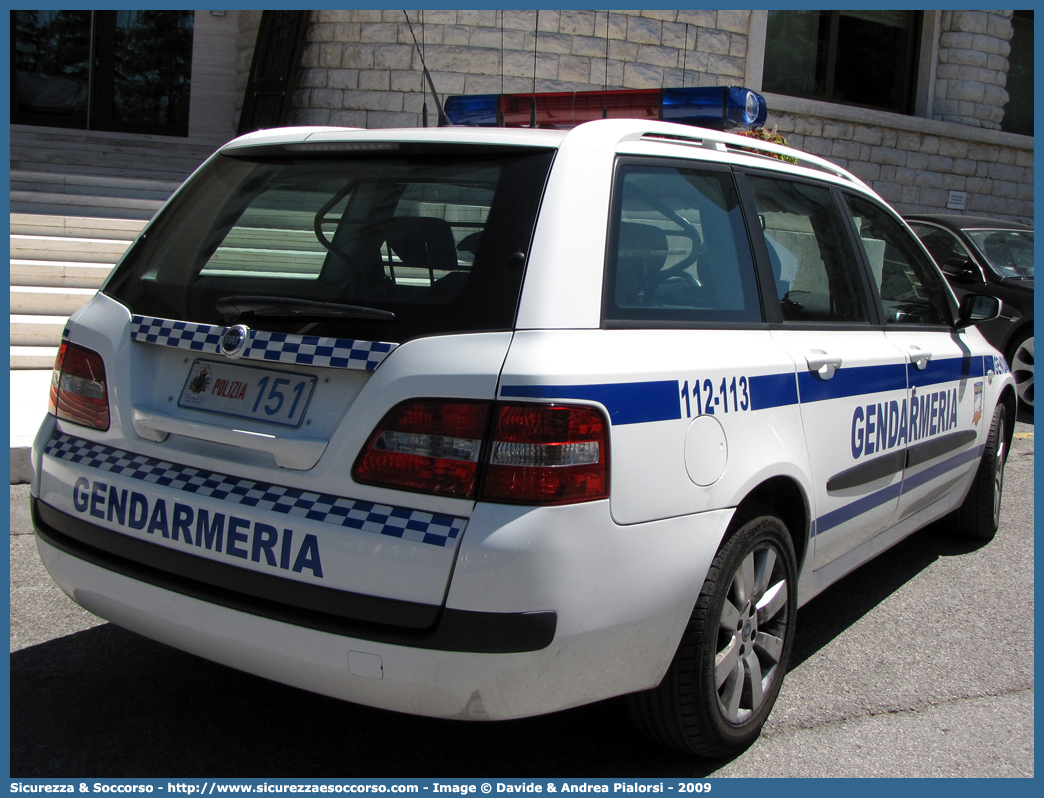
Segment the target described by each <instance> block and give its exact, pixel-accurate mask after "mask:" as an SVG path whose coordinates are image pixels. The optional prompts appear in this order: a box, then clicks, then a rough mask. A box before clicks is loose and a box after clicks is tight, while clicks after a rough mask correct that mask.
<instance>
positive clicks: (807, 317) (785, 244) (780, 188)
mask: <svg viewBox="0 0 1044 798" xmlns="http://www.w3.org/2000/svg"><path fill="white" fill-rule="evenodd" d="M744 186H745V189H746V191H747V193H748V197H749V202H750V203H751V206H752V209H753V213H754V214H756V219H757V224H754V225H751V228H752V235H753V237H754V239H755V241H754V244H755V248H756V249H761V248H762V247H763V248H764V249H762V250H761V251H762V253H763V259H764V260H766V261H767V262H768V264H769V266H770V268H771V272H772V274H771V279H772V284H773V285H774V286H775V293H776V297H775V299H776V301H777V302H778V305H777V306H776V307H778V316H777V320H778V322H779V323H778V324H776V325H775V327H774V329H773V331H772V338H773V340H774V341H775V342H776V343H777V344H778V345H779V346H780V347H782V348H783V349H784V350H785V351H786V352H787V353H788V354H789V355H790V357H791V359H792V360H793V362H794V366H795V369H796V382H797V395H798V401H799V403H800V408H801V421H802V425H803V428H804V435H805V441H806V444H807V448H808V456H809V459H810V460H811V467H812V476H813V479H814V483H815V487H814V496H813V503H814V508H813V509H814V523H813V535H814V537H813V540H814V544H815V555H814V556H815V567H816V568H819V567H821V566H823V565H824V564H826V563H829V562H831V561H833V560H836V559H837V558H838V557H841V556H842V555H844V554H846V553H847V552H849V551H851V550H852V549H854V548H856V547H857V546H859V545H860V544H861V543H863V542H864V541H866V540H868V539H869V538H871V537H873V536H874V535H875V534H877V533H878V532H880V531H882V530H883V529H885V528H887V527H888V526H889V525H890V524H891V523H892V521H893V519H894V517H895V512H896V508H897V506H898V501H899V493H900V490H901V488H902V475H903V452H902V448H901V440H900V438H899V423H898V414H899V409H900V407H901V405H902V402H903V401H904V399H905V397H906V368H905V366H906V358H905V357H904V356H903V354H902V353H901V352H900V351H899V350H898V349H897V348H896V347H895V346H894V344H893V343H892V342H890V341H889V340H888V337H887V336H886V335H885V333H884V331H883V330H882V329H881V328H880V326H879V325H876V324H874V323H872V322H873V320H874V318H875V317H874V315H873V311H872V307H871V304H870V302H869V301H868V296H869V285H868V283H867V281H866V279H865V276H864V273H863V268H862V265H861V264H860V262H859V259H858V257H857V253H856V251H855V248H854V246H853V245H852V241H851V237H850V235H849V232H848V225H847V222H846V220H845V219H844V215H843V209H842V207H841V205H840V204H839V202H838V198H837V197H836V196H835V192H833V191H832V190H831V188H830V187H829V186H825V185H821V184H817V183H814V182H810V181H804V180H800V179H798V178H791V177H782V176H776V175H768V174H759V173H748V174H747V175H746V176H745V179H744ZM763 276H765V277H767V275H763ZM774 312H775V311H774Z"/></svg>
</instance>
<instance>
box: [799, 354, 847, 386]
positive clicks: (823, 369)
mask: <svg viewBox="0 0 1044 798" xmlns="http://www.w3.org/2000/svg"><path fill="white" fill-rule="evenodd" d="M805 362H806V363H808V370H809V371H811V372H814V373H815V374H816V375H817V376H818V377H819V378H820V379H821V380H829V379H830V378H831V377H833V376H834V372H836V371H837V370H838V369H839V368H841V358H840V356H838V355H831V354H827V353H826V352H824V351H823V350H822V349H813V350H812V351H811V352H809V353H808V354H807V355H805Z"/></svg>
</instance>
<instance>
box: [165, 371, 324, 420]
mask: <svg viewBox="0 0 1044 798" xmlns="http://www.w3.org/2000/svg"><path fill="white" fill-rule="evenodd" d="M314 388H315V377H309V376H307V375H304V374H291V373H288V372H285V371H269V370H268V369H261V368H253V367H251V366H236V365H232V364H230V363H217V362H214V361H209V360H197V361H196V362H195V363H193V364H192V368H191V369H190V370H189V375H188V379H187V380H185V387H184V388H182V390H181V398H180V399H178V407H187V408H192V409H193V410H203V411H206V412H208V413H217V414H219V415H222V416H232V417H234V418H247V419H251V420H253V421H261V422H264V423H266V424H278V425H279V426H282V427H299V426H300V425H301V421H302V420H303V419H304V414H305V409H306V408H307V407H308V402H309V400H310V399H311V398H312V390H313V389H314Z"/></svg>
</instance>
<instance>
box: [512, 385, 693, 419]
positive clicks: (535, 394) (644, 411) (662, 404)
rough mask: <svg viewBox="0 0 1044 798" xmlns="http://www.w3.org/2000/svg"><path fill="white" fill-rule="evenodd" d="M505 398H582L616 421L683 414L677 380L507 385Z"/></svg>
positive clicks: (665, 417) (671, 416) (666, 417)
mask: <svg viewBox="0 0 1044 798" xmlns="http://www.w3.org/2000/svg"><path fill="white" fill-rule="evenodd" d="M500 396H501V397H502V398H505V399H544V400H552V399H580V400H582V401H586V402H598V403H599V404H602V405H604V406H605V408H606V410H608V411H609V418H610V419H611V420H612V423H613V424H645V423H648V422H652V421H673V420H675V419H679V418H681V401H680V398H679V395H678V382H677V380H656V381H654V382H625V383H604V384H601V385H505V386H503V387H502V388H501V389H500Z"/></svg>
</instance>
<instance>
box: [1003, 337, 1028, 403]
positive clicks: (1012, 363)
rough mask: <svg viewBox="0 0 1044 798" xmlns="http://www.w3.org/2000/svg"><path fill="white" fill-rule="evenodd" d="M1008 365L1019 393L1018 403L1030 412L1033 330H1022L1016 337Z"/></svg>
mask: <svg viewBox="0 0 1044 798" xmlns="http://www.w3.org/2000/svg"><path fill="white" fill-rule="evenodd" d="M1008 365H1009V367H1010V368H1011V374H1012V376H1013V377H1014V378H1015V389H1016V391H1018V394H1019V404H1020V405H1021V406H1022V407H1024V408H1025V409H1027V410H1029V411H1030V412H1032V411H1033V331H1032V330H1029V331H1027V332H1024V333H1023V334H1022V335H1020V336H1019V337H1018V339H1017V340H1016V342H1015V345H1014V346H1012V347H1011V351H1010V353H1009V354H1008Z"/></svg>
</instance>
